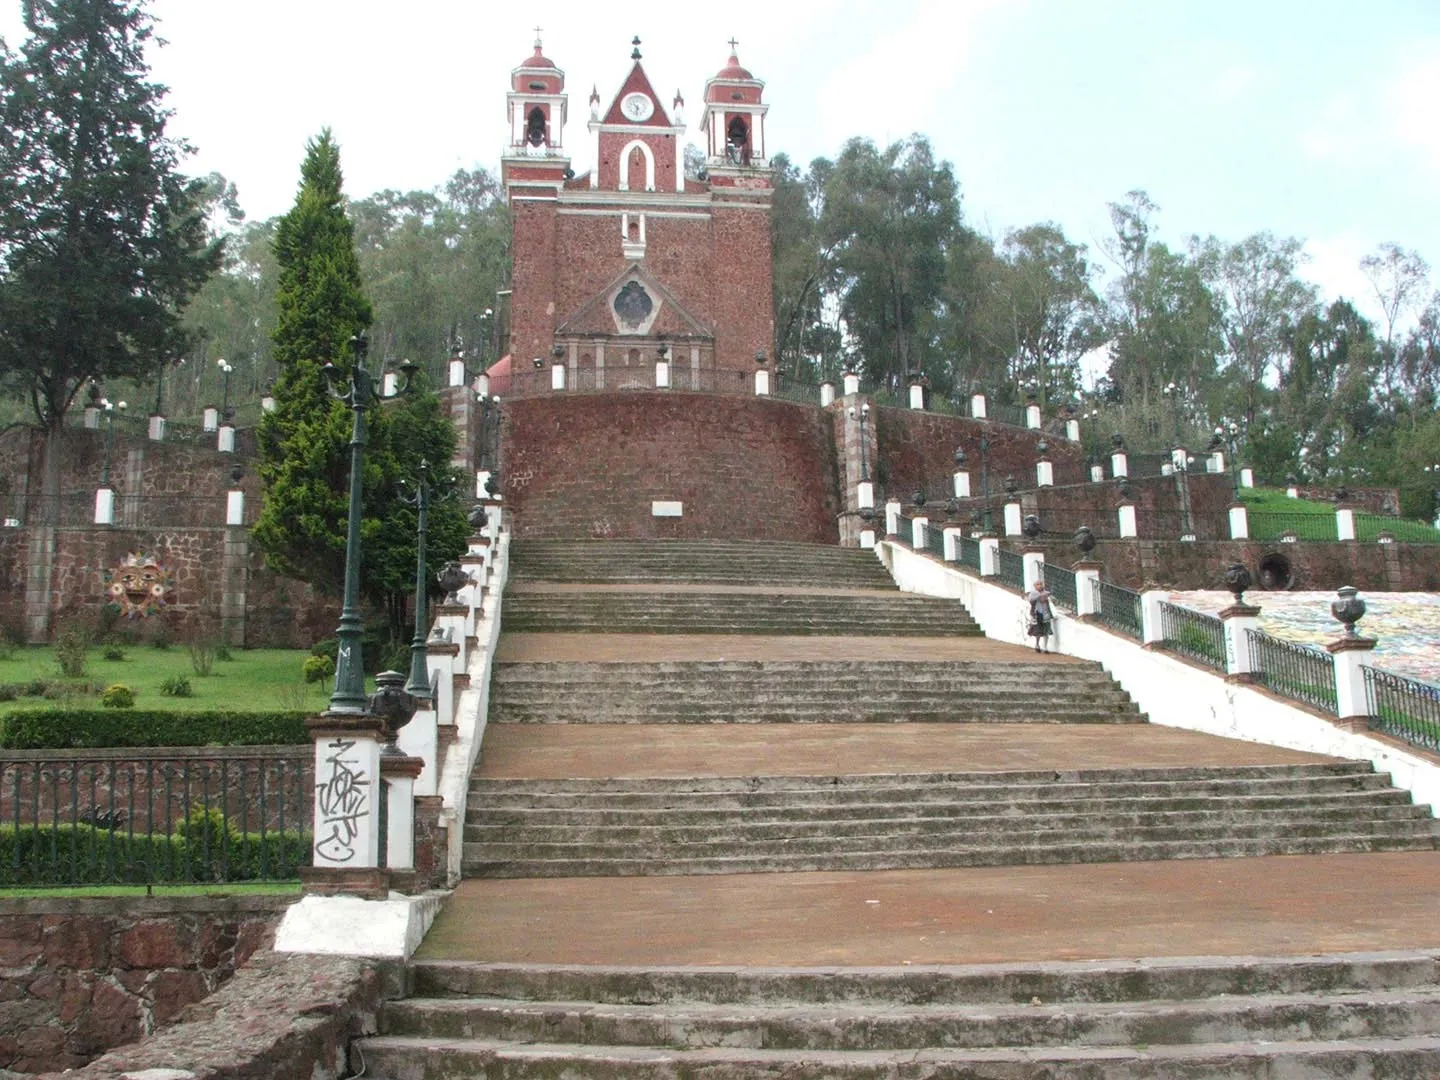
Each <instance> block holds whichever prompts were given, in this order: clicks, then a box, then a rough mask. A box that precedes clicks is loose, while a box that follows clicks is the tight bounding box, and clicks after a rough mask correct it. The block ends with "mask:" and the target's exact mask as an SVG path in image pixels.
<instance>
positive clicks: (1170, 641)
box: [1160, 602, 1226, 673]
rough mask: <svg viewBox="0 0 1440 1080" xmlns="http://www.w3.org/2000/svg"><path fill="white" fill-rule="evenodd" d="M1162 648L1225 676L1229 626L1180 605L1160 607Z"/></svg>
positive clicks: (1210, 616)
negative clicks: (1226, 632) (1226, 637)
mask: <svg viewBox="0 0 1440 1080" xmlns="http://www.w3.org/2000/svg"><path fill="white" fill-rule="evenodd" d="M1160 647H1161V648H1163V649H1167V650H1169V651H1170V652H1173V653H1179V654H1180V655H1181V656H1185V657H1188V658H1189V659H1191V660H1194V661H1195V662H1196V663H1199V664H1204V665H1205V666H1206V667H1208V668H1214V669H1215V670H1216V671H1219V672H1222V673H1223V672H1224V671H1225V670H1226V664H1225V624H1224V623H1223V622H1221V621H1220V620H1219V619H1217V618H1215V616H1214V615H1205V614H1203V613H1201V612H1199V611H1192V610H1191V609H1189V608H1186V607H1180V606H1179V605H1178V604H1167V603H1163V602H1162V603H1161V604H1160Z"/></svg>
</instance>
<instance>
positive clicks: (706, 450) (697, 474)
mask: <svg viewBox="0 0 1440 1080" xmlns="http://www.w3.org/2000/svg"><path fill="white" fill-rule="evenodd" d="M501 476H502V478H503V480H504V492H505V501H506V504H507V506H508V507H509V509H510V510H511V511H513V513H514V516H515V534H516V536H517V537H522V538H523V537H529V536H560V537H577V538H582V537H592V538H601V537H617V538H649V537H658V538H672V539H697V538H702V537H713V538H722V539H724V538H735V539H752V540H754V539H760V540H799V541H808V542H811V543H829V544H833V543H836V542H837V541H838V529H837V525H836V515H837V514H838V513H839V503H838V494H837V493H838V483H837V479H836V463H835V447H834V441H833V438H832V435H831V431H830V417H829V415H828V414H827V413H825V412H823V411H821V410H820V409H817V408H814V407H807V406H800V405H792V404H789V403H787V402H783V401H775V400H771V399H763V398H754V397H743V396H739V395H723V394H697V393H679V392H677V393H670V394H666V393H633V394H627V393H618V392H617V393H597V394H584V395H568V394H567V395H555V396H549V397H542V398H529V399H524V400H516V401H511V402H507V403H506V419H505V429H504V444H503V447H502V461H501ZM653 501H674V502H680V503H682V504H683V510H684V516H683V517H678V518H675V517H655V516H653V515H652V505H651V504H652V502H653Z"/></svg>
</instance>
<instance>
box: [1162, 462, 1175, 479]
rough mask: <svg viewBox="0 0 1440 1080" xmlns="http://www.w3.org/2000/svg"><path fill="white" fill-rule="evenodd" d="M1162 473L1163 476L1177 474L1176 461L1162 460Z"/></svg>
mask: <svg viewBox="0 0 1440 1080" xmlns="http://www.w3.org/2000/svg"><path fill="white" fill-rule="evenodd" d="M1160 475H1161V476H1174V475H1175V463H1174V462H1171V461H1162V462H1161V463H1160Z"/></svg>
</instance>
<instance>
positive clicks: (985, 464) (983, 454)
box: [980, 435, 994, 533]
mask: <svg viewBox="0 0 1440 1080" xmlns="http://www.w3.org/2000/svg"><path fill="white" fill-rule="evenodd" d="M980 497H981V498H983V499H984V500H985V515H984V517H985V531H986V532H987V533H988V532H990V531H991V530H992V529H993V528H994V520H993V519H992V518H991V516H990V438H989V436H987V435H981V436H980Z"/></svg>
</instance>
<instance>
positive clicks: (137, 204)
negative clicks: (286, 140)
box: [0, 0, 221, 515]
mask: <svg viewBox="0 0 1440 1080" xmlns="http://www.w3.org/2000/svg"><path fill="white" fill-rule="evenodd" d="M23 7H24V17H25V29H26V32H27V34H28V37H27V39H26V41H25V44H24V46H23V49H22V52H21V54H20V55H19V56H16V55H14V54H12V53H11V52H10V51H9V50H8V49H6V48H5V47H4V43H3V42H0V380H3V381H4V382H5V383H6V384H7V385H8V386H9V387H11V388H12V389H14V390H17V391H18V392H19V393H20V394H21V395H22V396H23V397H24V398H25V399H26V400H28V401H29V403H30V405H31V407H32V409H33V410H34V412H35V416H36V419H37V420H38V421H39V422H40V425H41V427H42V428H44V430H45V433H46V445H47V453H46V465H45V473H44V490H45V492H46V494H47V495H51V496H53V495H56V494H58V490H59V481H60V472H59V453H58V442H59V436H60V435H61V433H62V430H63V426H64V422H65V414H66V412H67V411H68V410H69V409H70V406H71V405H72V403H73V402H74V400H75V396H76V394H77V392H78V391H79V390H80V388H81V387H82V386H83V385H85V383H87V382H88V381H90V380H91V379H106V378H114V377H121V376H130V377H144V376H147V375H149V374H152V373H154V372H155V371H157V370H159V369H160V368H161V367H162V366H163V365H164V364H166V363H169V362H171V361H173V360H175V359H177V358H178V357H180V356H181V355H183V353H184V350H185V348H186V346H187V345H188V344H189V336H188V335H187V334H186V332H185V331H184V328H183V327H182V326H181V324H180V309H181V308H182V307H183V306H184V305H185V303H186V301H187V300H188V299H189V298H190V296H191V295H192V294H193V293H194V292H195V290H197V289H198V288H199V287H200V286H201V285H202V284H203V283H204V282H205V279H206V278H207V277H209V275H210V274H211V273H212V272H214V270H215V269H216V268H217V267H218V266H219V263H220V255H221V250H220V244H219V243H218V242H215V241H212V240H211V238H210V237H209V235H208V233H207V230H206V227H205V218H204V210H203V193H204V184H203V182H202V181H199V180H190V179H187V178H186V177H184V176H182V175H181V174H180V172H179V171H178V165H179V162H180V159H181V158H182V157H183V156H184V155H185V154H187V153H189V150H190V148H189V147H188V146H187V145H186V144H185V143H183V142H181V141H178V140H175V139H171V138H167V137H166V135H165V124H166V121H167V120H168V119H169V116H170V113H169V111H168V110H167V109H165V108H164V105H163V99H164V95H165V88H164V87H163V86H160V85H159V84H157V83H154V82H151V81H149V79H148V78H147V76H148V75H149V67H148V66H147V65H146V63H145V47H146V45H147V44H148V43H149V42H150V40H151V37H152V26H151V20H150V17H149V16H148V15H147V14H146V13H145V4H144V3H143V2H142V0H28V2H27V3H25V4H24V5H23ZM45 504H46V505H45V512H46V514H47V515H49V514H53V511H54V500H53V499H47V500H45Z"/></svg>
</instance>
